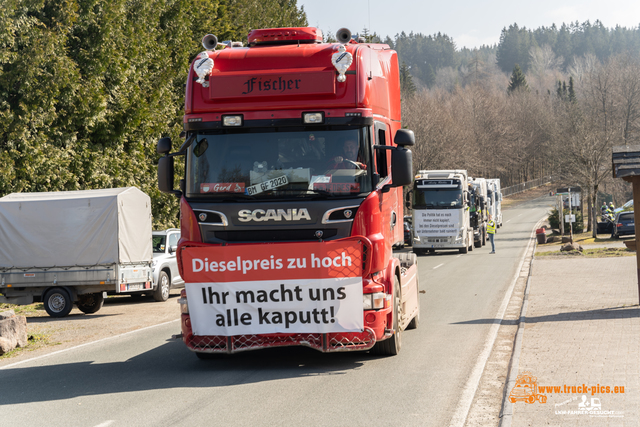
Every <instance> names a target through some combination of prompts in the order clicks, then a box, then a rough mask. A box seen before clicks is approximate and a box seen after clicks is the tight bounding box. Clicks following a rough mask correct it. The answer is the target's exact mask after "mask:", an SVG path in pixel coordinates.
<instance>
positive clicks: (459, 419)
mask: <svg viewBox="0 0 640 427" xmlns="http://www.w3.org/2000/svg"><path fill="white" fill-rule="evenodd" d="M542 197H546V196H542ZM533 200H536V199H533ZM546 218H547V216H544V217H543V218H542V219H540V221H538V222H537V223H536V226H535V227H533V229H532V230H531V234H530V235H529V244H528V246H527V249H526V250H525V254H524V256H523V257H522V260H521V261H520V264H519V265H518V268H517V269H516V274H515V275H514V278H513V281H512V282H511V285H510V287H509V289H508V290H507V292H506V294H505V297H504V299H503V301H502V304H501V305H500V308H498V312H497V313H496V319H495V321H494V323H493V324H492V325H491V329H490V330H489V334H488V338H487V340H486V342H485V346H484V348H483V349H482V351H481V353H480V355H479V356H478V359H477V361H476V364H475V365H474V367H473V369H472V372H471V375H470V376H469V378H468V379H467V383H466V384H465V385H464V387H463V390H462V393H461V397H460V400H459V401H458V405H457V407H456V409H455V411H454V413H453V416H452V417H451V421H450V423H449V427H462V426H463V425H464V424H465V423H466V421H467V417H468V416H469V411H470V410H471V406H472V404H473V399H474V396H475V394H476V392H477V390H478V385H479V384H480V380H481V377H482V373H483V372H484V369H485V366H486V363H487V360H488V359H489V356H490V355H491V351H492V349H493V345H494V343H495V340H496V337H497V336H498V331H499V329H500V326H501V324H502V321H503V320H504V315H505V312H506V310H507V306H508V305H509V301H511V298H512V296H513V290H514V288H515V286H516V283H517V281H518V278H520V277H523V274H522V273H523V272H527V274H528V271H529V270H528V268H529V267H528V265H527V263H526V260H527V259H531V258H532V257H533V254H534V253H535V246H532V244H535V230H536V228H538V226H539V225H540V223H542V222H543V221H544V220H545V219H546ZM527 274H524V276H526V275H527ZM509 363H511V362H509Z"/></svg>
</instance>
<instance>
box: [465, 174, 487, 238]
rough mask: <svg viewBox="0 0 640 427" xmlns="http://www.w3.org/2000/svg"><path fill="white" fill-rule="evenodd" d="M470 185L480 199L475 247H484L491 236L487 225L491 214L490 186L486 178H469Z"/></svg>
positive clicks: (474, 234)
mask: <svg viewBox="0 0 640 427" xmlns="http://www.w3.org/2000/svg"><path fill="white" fill-rule="evenodd" d="M469 183H470V184H471V186H472V187H473V189H474V190H475V194H476V197H477V198H478V210H477V214H476V217H475V221H473V220H472V223H473V227H474V228H473V240H474V242H475V247H476V248H479V247H481V246H484V245H485V244H486V242H487V239H488V238H489V236H488V235H487V223H488V222H489V214H490V213H491V212H490V211H491V205H490V203H491V201H490V200H489V186H488V184H487V180H486V179H485V178H472V177H469Z"/></svg>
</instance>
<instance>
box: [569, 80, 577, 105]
mask: <svg viewBox="0 0 640 427" xmlns="http://www.w3.org/2000/svg"><path fill="white" fill-rule="evenodd" d="M577 100H578V99H577V98H576V92H575V90H574V88H573V76H571V77H569V101H570V102H573V103H575V102H576V101H577Z"/></svg>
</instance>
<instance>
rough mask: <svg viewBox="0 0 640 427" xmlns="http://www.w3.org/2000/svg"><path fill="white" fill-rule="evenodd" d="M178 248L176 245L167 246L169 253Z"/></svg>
mask: <svg viewBox="0 0 640 427" xmlns="http://www.w3.org/2000/svg"><path fill="white" fill-rule="evenodd" d="M177 250H178V247H177V246H169V253H170V254H174V253H175V252H176V251H177Z"/></svg>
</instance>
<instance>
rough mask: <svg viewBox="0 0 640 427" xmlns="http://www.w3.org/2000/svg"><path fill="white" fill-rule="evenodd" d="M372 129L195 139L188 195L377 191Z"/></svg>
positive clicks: (248, 132) (214, 134) (218, 134)
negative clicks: (374, 173) (370, 136)
mask: <svg viewBox="0 0 640 427" xmlns="http://www.w3.org/2000/svg"><path fill="white" fill-rule="evenodd" d="M370 145H371V144H370V142H369V138H368V129H367V128H359V129H346V130H334V129H326V128H325V129H322V128H317V127H314V128H309V130H300V128H297V129H296V130H287V129H284V130H283V129H277V131H276V129H259V130H257V129H243V130H241V131H237V130H233V131H228V130H224V131H208V132H202V133H198V134H196V135H195V140H194V142H193V144H191V146H190V148H189V152H188V153H187V174H186V175H187V183H186V184H187V187H186V188H187V196H188V197H194V196H207V197H220V198H225V199H228V198H234V197H237V198H239V199H243V198H244V199H246V198H287V197H291V196H293V197H299V196H307V195H309V196H314V195H323V196H332V197H333V196H357V195H359V194H361V193H368V192H370V191H371V188H372V179H371V169H372V168H371V162H370V158H371V154H370V152H371V147H370Z"/></svg>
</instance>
